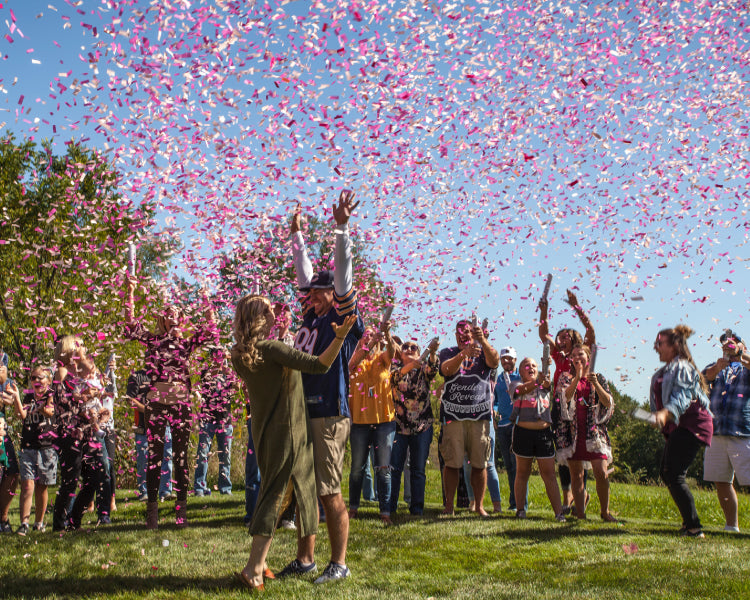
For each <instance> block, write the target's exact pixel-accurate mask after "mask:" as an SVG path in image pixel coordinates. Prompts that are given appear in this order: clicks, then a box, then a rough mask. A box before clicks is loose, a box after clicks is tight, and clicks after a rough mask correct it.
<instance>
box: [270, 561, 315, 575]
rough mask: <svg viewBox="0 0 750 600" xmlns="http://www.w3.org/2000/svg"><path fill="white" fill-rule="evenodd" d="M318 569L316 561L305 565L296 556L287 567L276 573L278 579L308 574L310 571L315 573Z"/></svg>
mask: <svg viewBox="0 0 750 600" xmlns="http://www.w3.org/2000/svg"><path fill="white" fill-rule="evenodd" d="M317 570H318V565H316V564H315V563H314V562H313V563H310V564H309V565H303V564H302V563H301V562H300V561H299V560H297V559H296V558H295V559H294V560H293V561H292V562H290V563H289V564H288V565H287V566H286V567H284V568H283V569H281V571H279V572H278V573H276V579H283V578H284V577H291V576H292V575H294V576H297V577H298V576H300V575H307V574H308V573H315V572H317Z"/></svg>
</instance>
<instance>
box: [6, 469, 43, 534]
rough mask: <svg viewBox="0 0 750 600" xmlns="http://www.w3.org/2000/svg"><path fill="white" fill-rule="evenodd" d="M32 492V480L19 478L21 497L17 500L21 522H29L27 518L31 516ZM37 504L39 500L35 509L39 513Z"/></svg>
mask: <svg viewBox="0 0 750 600" xmlns="http://www.w3.org/2000/svg"><path fill="white" fill-rule="evenodd" d="M33 494H34V480H33V479H22V480H21V498H20V500H19V502H18V508H19V510H20V512H21V523H28V522H29V518H30V517H31V497H32V496H33ZM38 505H39V502H37V511H36V512H37V514H39V508H38ZM3 520H5V519H3ZM37 521H38V519H37Z"/></svg>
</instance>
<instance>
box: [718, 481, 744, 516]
mask: <svg viewBox="0 0 750 600" xmlns="http://www.w3.org/2000/svg"><path fill="white" fill-rule="evenodd" d="M714 484H715V485H716V495H717V496H718V497H719V505H720V506H721V510H723V511H724V519H725V520H726V522H727V523H726V524H727V526H729V527H737V524H738V507H737V492H735V491H734V486H733V485H732V484H731V483H726V482H723V481H715V482H714Z"/></svg>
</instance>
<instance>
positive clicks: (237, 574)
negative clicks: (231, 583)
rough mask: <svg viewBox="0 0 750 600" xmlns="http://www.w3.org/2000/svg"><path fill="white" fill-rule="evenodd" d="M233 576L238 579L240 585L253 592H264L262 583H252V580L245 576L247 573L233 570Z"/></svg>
mask: <svg viewBox="0 0 750 600" xmlns="http://www.w3.org/2000/svg"><path fill="white" fill-rule="evenodd" d="M234 577H235V579H237V581H239V582H240V583H241V584H242V585H244V586H245V587H246V588H247V589H248V590H250V591H251V592H255V591H258V592H265V591H266V586H265V585H263V584H262V583H261V584H260V585H253V582H252V581H250V580H249V579H248V578H247V575H245V574H244V573H243V572H242V571H235V573H234Z"/></svg>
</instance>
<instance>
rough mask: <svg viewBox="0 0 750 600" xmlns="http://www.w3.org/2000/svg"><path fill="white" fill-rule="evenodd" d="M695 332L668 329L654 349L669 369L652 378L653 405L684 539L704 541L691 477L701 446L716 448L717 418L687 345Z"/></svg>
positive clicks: (664, 465)
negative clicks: (715, 418) (710, 408)
mask: <svg viewBox="0 0 750 600" xmlns="http://www.w3.org/2000/svg"><path fill="white" fill-rule="evenodd" d="M692 334H693V330H692V329H691V328H690V327H688V326H687V325H678V326H677V327H674V328H670V329H662V330H661V331H660V332H659V334H658V335H657V336H656V341H655V342H654V350H656V353H657V354H658V355H659V360H661V361H662V362H663V363H665V366H663V367H662V368H661V369H659V370H658V371H657V372H656V373H654V376H653V377H652V378H651V391H650V401H651V412H652V413H654V419H655V425H656V427H657V428H658V429H660V430H661V432H662V435H663V436H664V438H665V440H666V442H665V444H664V454H662V459H661V477H662V479H663V480H664V483H665V484H666V485H667V487H668V488H669V493H670V494H671V495H672V499H673V500H674V502H675V504H676V505H677V509H678V510H679V511H680V515H681V516H682V528H681V529H680V535H685V536H689V537H697V538H702V537H705V536H704V535H703V528H702V526H701V522H700V519H699V518H698V511H697V510H696V508H695V500H694V498H693V494H692V493H691V492H690V488H689V487H688V485H687V483H686V482H685V476H686V475H687V471H688V468H689V467H690V465H691V464H692V462H693V460H694V459H695V457H696V455H697V454H698V451H699V450H700V448H701V446H710V445H711V437H712V436H713V419H712V418H711V413H710V412H709V410H708V407H709V400H708V396H707V395H706V391H707V386H706V382H705V380H704V379H703V375H702V374H701V372H700V371H699V370H698V368H697V367H696V366H695V362H693V357H692V355H691V354H690V349H689V348H688V345H687V339H688V338H689V337H690V336H691V335H692Z"/></svg>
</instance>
